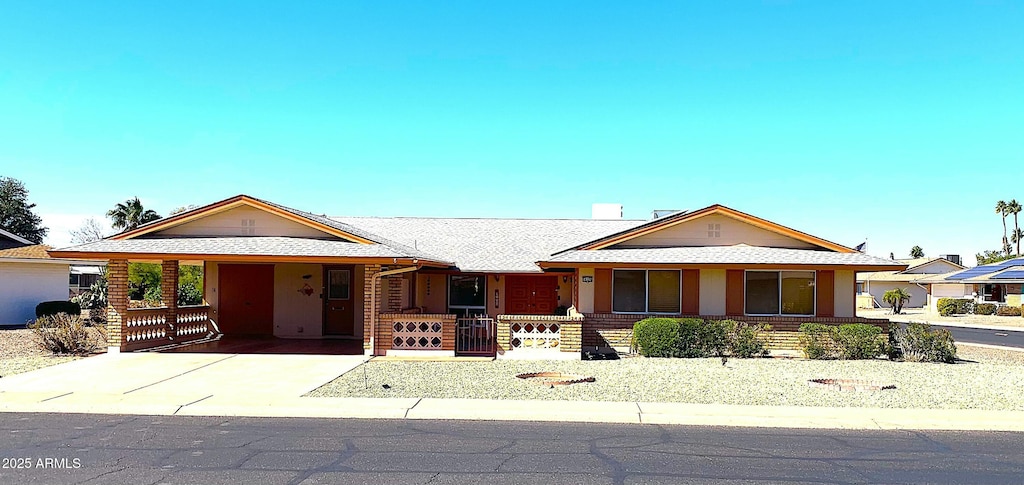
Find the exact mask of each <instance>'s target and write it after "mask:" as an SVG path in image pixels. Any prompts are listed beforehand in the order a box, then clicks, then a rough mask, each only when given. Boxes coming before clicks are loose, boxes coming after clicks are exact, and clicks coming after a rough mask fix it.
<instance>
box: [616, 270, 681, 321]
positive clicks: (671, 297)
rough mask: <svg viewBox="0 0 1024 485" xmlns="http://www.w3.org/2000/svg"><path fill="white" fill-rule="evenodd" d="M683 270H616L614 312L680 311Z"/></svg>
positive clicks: (674, 312)
mask: <svg viewBox="0 0 1024 485" xmlns="http://www.w3.org/2000/svg"><path fill="white" fill-rule="evenodd" d="M681 288H682V284H681V281H680V272H679V270H644V269H622V270H620V269H617V270H614V271H612V311H614V312H616V313H673V314H677V313H680V308H681V305H682V301H681V292H680V290H681Z"/></svg>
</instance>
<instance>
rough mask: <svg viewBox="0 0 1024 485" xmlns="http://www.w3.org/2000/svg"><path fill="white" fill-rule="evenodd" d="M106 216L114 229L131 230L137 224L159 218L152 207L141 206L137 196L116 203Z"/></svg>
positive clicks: (136, 226) (137, 225)
mask: <svg viewBox="0 0 1024 485" xmlns="http://www.w3.org/2000/svg"><path fill="white" fill-rule="evenodd" d="M107 217H109V218H110V220H111V221H113V224H111V226H113V228H114V229H122V230H125V231H131V230H132V229H136V228H138V227H139V226H141V225H143V224H145V223H147V222H153V221H155V220H157V219H159V218H160V214H157V213H156V211H154V210H152V209H146V208H144V207H142V202H141V201H139V198H138V197H135V198H134V199H128V200H126V201H124V203H118V204H117V205H115V206H114V208H113V209H111V210H109V211H107Z"/></svg>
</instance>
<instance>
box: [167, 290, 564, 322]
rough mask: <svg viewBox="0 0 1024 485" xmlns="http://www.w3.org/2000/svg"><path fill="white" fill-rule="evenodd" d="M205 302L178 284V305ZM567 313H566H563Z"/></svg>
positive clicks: (194, 292)
mask: <svg viewBox="0 0 1024 485" xmlns="http://www.w3.org/2000/svg"><path fill="white" fill-rule="evenodd" d="M202 303H203V292H202V291H201V290H200V289H199V288H197V287H196V285H194V284H192V283H182V284H181V285H179V286H178V306H185V305H200V304H202ZM562 315H565V313H562Z"/></svg>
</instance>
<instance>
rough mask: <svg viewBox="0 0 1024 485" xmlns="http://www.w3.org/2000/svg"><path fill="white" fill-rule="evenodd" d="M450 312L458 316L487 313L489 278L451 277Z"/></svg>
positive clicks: (449, 291)
mask: <svg viewBox="0 0 1024 485" xmlns="http://www.w3.org/2000/svg"><path fill="white" fill-rule="evenodd" d="M448 312H449V313H452V314H455V315H458V316H473V315H481V314H485V313H487V277H486V276H462V275H453V276H450V277H449V278H448Z"/></svg>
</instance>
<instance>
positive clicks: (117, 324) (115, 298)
mask: <svg viewBox="0 0 1024 485" xmlns="http://www.w3.org/2000/svg"><path fill="white" fill-rule="evenodd" d="M127 317H128V260H127V259H111V260H110V261H109V262H108V264H107V352H111V353H117V352H120V351H121V349H123V348H124V347H125V339H124V338H125V334H126V332H125V329H124V324H125V323H126V322H125V320H126V319H127Z"/></svg>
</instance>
